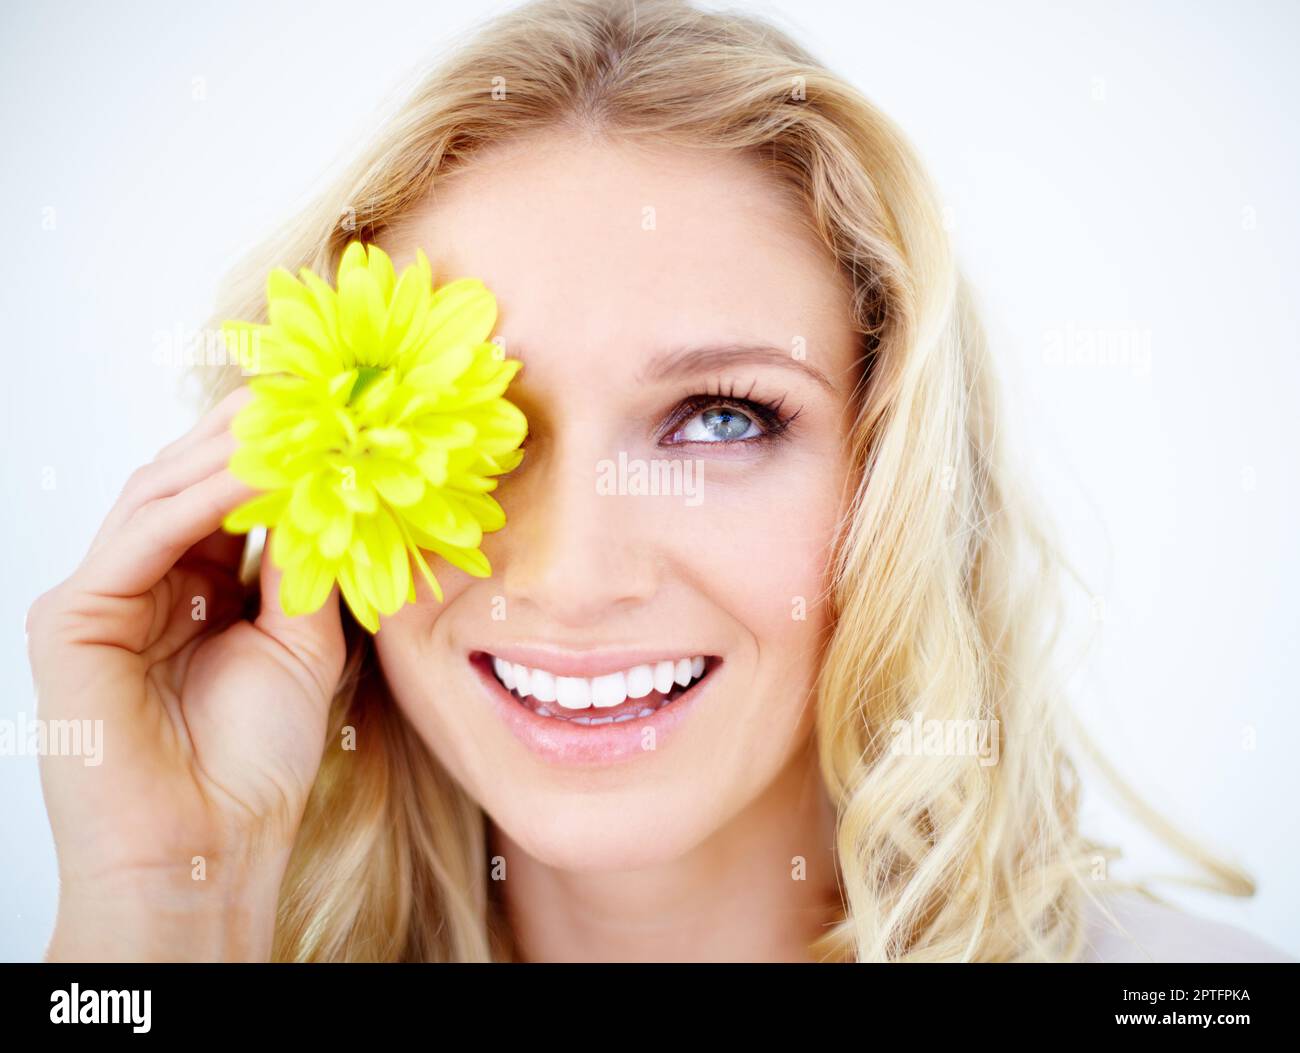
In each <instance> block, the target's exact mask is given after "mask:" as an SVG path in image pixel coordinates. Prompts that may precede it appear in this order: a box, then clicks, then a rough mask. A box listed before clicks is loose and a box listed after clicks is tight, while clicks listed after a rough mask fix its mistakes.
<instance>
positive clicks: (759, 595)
mask: <svg viewBox="0 0 1300 1053" xmlns="http://www.w3.org/2000/svg"><path fill="white" fill-rule="evenodd" d="M715 475H718V476H721V478H719V479H718V480H717V481H716V482H714V483H713V484H712V485H709V484H708V483H706V485H705V488H704V496H703V500H702V501H701V503H700V504H699V505H698V506H697V507H694V508H687V509H682V510H680V512H679V513H678V516H677V517H676V519H675V524H674V525H673V526H672V527H670V528H669V530H670V532H671V533H670V534H669V536H668V540H667V541H666V545H667V546H668V547H669V548H671V549H672V550H673V552H674V559H675V562H676V563H677V565H678V566H680V567H686V568H691V573H692V574H693V575H694V576H695V577H696V579H697V580H696V582H695V584H696V585H697V586H698V587H699V588H700V590H701V591H702V592H704V593H705V594H706V595H708V596H709V597H710V598H711V599H712V600H713V601H714V602H716V603H717V604H718V605H719V606H720V607H722V608H724V609H725V610H726V611H727V612H728V613H730V614H731V615H732V616H733V617H734V618H735V619H736V621H737V622H738V623H739V624H740V625H741V626H742V627H744V628H745V629H747V630H748V631H749V633H750V634H751V635H752V636H753V638H754V641H755V643H756V644H757V645H758V646H759V649H760V652H763V651H780V652H783V653H789V652H790V651H791V650H796V651H802V650H803V649H804V648H805V646H806V645H807V644H808V643H809V637H814V636H815V635H816V634H817V631H818V630H819V629H820V628H821V627H822V625H823V624H824V621H825V604H824V602H823V601H822V599H821V597H822V595H823V594H824V591H825V587H826V583H827V565H828V562H829V559H830V553H831V548H832V544H833V540H834V532H835V524H836V520H837V511H838V509H837V504H836V500H837V495H838V493H839V477H838V476H836V475H835V474H834V473H833V472H832V471H829V470H828V469H827V468H826V467H825V465H824V464H823V465H822V466H819V465H818V464H817V463H816V461H815V459H813V458H799V459H797V460H794V459H790V460H789V463H788V465H787V466H786V467H784V468H782V469H781V470H779V471H777V470H772V471H765V472H757V471H756V472H752V473H750V474H748V475H745V476H740V475H738V474H736V473H732V475H731V476H727V475H724V474H723V473H722V472H720V471H718V472H715ZM760 657H762V655H761V653H760Z"/></svg>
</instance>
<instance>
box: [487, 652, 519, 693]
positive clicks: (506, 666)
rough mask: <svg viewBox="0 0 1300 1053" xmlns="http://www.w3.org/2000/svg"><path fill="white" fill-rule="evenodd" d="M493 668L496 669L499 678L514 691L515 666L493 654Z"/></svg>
mask: <svg viewBox="0 0 1300 1053" xmlns="http://www.w3.org/2000/svg"><path fill="white" fill-rule="evenodd" d="M492 668H493V669H495V670H496V674H497V679H498V680H500V681H501V683H503V684H505V685H506V687H508V688H510V689H511V690H512V691H513V690H514V687H515V667H514V666H512V665H511V664H510V663H509V662H505V661H502V660H501V659H500V658H497V657H495V656H493V658H492Z"/></svg>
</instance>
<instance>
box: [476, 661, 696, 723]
mask: <svg viewBox="0 0 1300 1053" xmlns="http://www.w3.org/2000/svg"><path fill="white" fill-rule="evenodd" d="M705 666H706V663H705V660H704V657H703V656H702V655H693V656H690V657H686V658H678V659H676V660H675V661H671V660H667V659H665V660H664V661H662V662H655V663H653V664H644V665H636V666H633V667H632V668H631V669H627V670H624V671H621V672H617V673H606V674H605V675H603V676H596V677H590V678H588V677H582V676H556V675H555V674H554V673H551V672H548V671H547V670H545V669H533V668H530V667H529V666H526V665H520V664H519V663H517V662H513V663H512V662H507V661H506V660H505V659H503V658H497V657H496V656H493V657H492V671H493V672H494V673H496V676H497V679H498V680H500V681H501V683H502V684H503V685H505V687H506V690H508V691H513V692H514V693H515V694H516V695H517V696H518V697H519V698H521V699H524V698H529V697H530V696H531V697H535V698H536V699H537V702H538V703H539V705H538V706H537V707H534V712H537V713H539V714H540V715H543V716H557V715H559V714H555V713H553V712H552V711H551V710H550V709H547V708H546V707H545V706H542V705H540V703H557V704H558V708H559V709H561V710H581V709H592V708H594V709H608V708H611V707H613V706H618V705H622V704H623V703H624V702H625V701H627V699H629V698H633V699H636V698H645V697H646V696H648V695H649V694H651V693H652V692H658V693H659V694H661V695H668V694H670V693H671V692H673V691H674V690H675V689H676V688H678V687H687V686H688V685H689V684H690V683H691V682H692V681H694V680H698V679H699V678H700V677H701V676H703V675H704V671H705ZM663 704H665V702H664V700H663V699H660V700H659V702H658V705H663ZM658 705H651V706H649V707H646V708H643V709H642V710H641V711H640V712H639V713H637V714H636V716H638V717H645V716H649V715H650V714H651V713H653V712H654V711H655V709H656V708H658ZM568 719H570V720H575V721H577V722H578V723H580V724H608V723H613V722H615V721H622V720H629V719H632V714H624V715H622V716H619V717H598V718H593V717H592V716H591V715H590V714H587V715H584V716H582V717H576V716H574V717H569V718H568Z"/></svg>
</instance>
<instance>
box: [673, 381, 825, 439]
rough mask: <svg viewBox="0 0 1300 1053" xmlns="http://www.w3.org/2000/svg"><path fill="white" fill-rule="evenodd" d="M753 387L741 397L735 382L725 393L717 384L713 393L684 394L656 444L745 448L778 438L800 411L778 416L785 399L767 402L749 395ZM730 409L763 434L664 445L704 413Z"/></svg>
mask: <svg viewBox="0 0 1300 1053" xmlns="http://www.w3.org/2000/svg"><path fill="white" fill-rule="evenodd" d="M753 391H754V385H753V384H751V385H750V386H749V390H747V391H746V392H745V393H744V394H743V395H738V394H736V386H735V383H734V382H732V383H731V384H730V385H728V388H727V390H726V391H725V392H724V391H723V390H722V385H720V384H719V385H718V390H717V391H707V390H706V391H704V392H699V393H697V394H694V395H688V396H687V397H686V398H684V399H683V400H682V401H681V402H680V403H679V404H678V406H677V409H676V410H675V411H674V413H673V416H672V419H671V422H670V424H669V425H668V427H666V428H665V429H664V431H663V434H662V436H661V438H660V440H659V442H660V445H669V446H691V445H694V446H746V445H749V444H751V443H766V442H772V441H775V440H777V439H780V438H782V437H783V436H784V434H785V432H786V431H787V430H788V429H789V427H790V425H791V424H793V423H794V422H795V420H796V419H797V418H798V416H799V414H800V413H801V412H802V410H795V411H794V412H793V413H790V414H782V412H781V406H782V405H783V404H784V402H785V396H784V395H782V396H781V397H780V398H778V399H774V400H768V399H762V398H756V397H755V396H754V394H753ZM721 408H730V409H736V410H740V411H741V412H742V413H744V414H745V415H746V416H747V417H750V418H751V419H752V420H753V421H754V422H755V423H756V424H758V425H759V426H760V427H761V428H762V429H763V434H761V435H754V436H751V437H750V438H748V439H720V440H718V441H717V442H698V441H692V440H683V441H682V442H678V443H670V442H666V440H667V439H669V438H671V437H672V436H673V435H675V434H677V432H679V431H680V430H681V429H682V428H683V427H685V426H686V425H687V424H689V423H690V421H691V420H692V419H693V418H694V417H696V416H697V415H699V414H700V413H703V412H704V411H705V410H710V409H721Z"/></svg>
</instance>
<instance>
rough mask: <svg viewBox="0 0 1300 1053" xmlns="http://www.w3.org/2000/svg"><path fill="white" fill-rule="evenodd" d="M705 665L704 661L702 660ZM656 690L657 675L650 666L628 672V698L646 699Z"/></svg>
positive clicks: (634, 667) (637, 667) (635, 667)
mask: <svg viewBox="0 0 1300 1053" xmlns="http://www.w3.org/2000/svg"><path fill="white" fill-rule="evenodd" d="M700 664H701V665H703V664H704V659H703V658H701V659H700ZM654 689H655V674H654V670H652V669H651V668H650V667H649V666H648V665H634V666H633V667H632V668H631V669H629V670H628V671H627V697H628V698H645V696H646V695H648V694H650V692H651V691H653V690H654Z"/></svg>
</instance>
